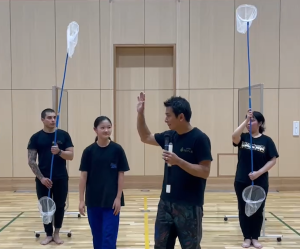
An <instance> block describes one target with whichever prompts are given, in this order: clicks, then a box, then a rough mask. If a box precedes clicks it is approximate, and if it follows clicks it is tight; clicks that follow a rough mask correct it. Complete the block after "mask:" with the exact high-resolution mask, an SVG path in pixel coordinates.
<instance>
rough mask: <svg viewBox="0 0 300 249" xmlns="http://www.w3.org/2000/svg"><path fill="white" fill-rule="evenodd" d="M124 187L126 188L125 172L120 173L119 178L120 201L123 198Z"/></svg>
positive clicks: (118, 196)
mask: <svg viewBox="0 0 300 249" xmlns="http://www.w3.org/2000/svg"><path fill="white" fill-rule="evenodd" d="M123 187H124V172H122V171H120V172H119V178H118V194H117V198H119V199H120V198H121V197H122V192H123Z"/></svg>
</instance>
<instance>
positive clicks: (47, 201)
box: [38, 196, 56, 217]
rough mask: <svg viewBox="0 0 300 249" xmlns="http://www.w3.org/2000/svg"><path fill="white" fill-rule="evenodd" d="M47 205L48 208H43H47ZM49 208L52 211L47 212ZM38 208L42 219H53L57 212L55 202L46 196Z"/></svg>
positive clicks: (40, 201)
mask: <svg viewBox="0 0 300 249" xmlns="http://www.w3.org/2000/svg"><path fill="white" fill-rule="evenodd" d="M45 204H46V205H47V208H43V207H45ZM48 207H50V210H47V209H49V208H48ZM38 208H39V211H40V213H41V216H42V217H45V216H46V217H51V216H53V215H54V213H55V211H56V205H55V202H54V201H53V200H52V199H51V198H50V197H48V196H44V197H42V198H41V199H39V202H38ZM45 209H46V210H45Z"/></svg>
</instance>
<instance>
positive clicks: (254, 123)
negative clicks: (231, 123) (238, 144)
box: [247, 117, 260, 133]
mask: <svg viewBox="0 0 300 249" xmlns="http://www.w3.org/2000/svg"><path fill="white" fill-rule="evenodd" d="M259 126H260V124H259V123H258V122H257V120H256V118H255V117H253V118H252V119H251V131H252V133H255V132H257V131H258V130H259ZM247 130H248V131H249V132H250V121H249V122H248V124H247Z"/></svg>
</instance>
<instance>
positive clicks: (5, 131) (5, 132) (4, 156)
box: [0, 90, 25, 177]
mask: <svg viewBox="0 0 300 249" xmlns="http://www.w3.org/2000/svg"><path fill="white" fill-rule="evenodd" d="M0 100H1V104H0V112H1V115H2V117H3V119H2V122H1V129H0V137H1V139H0V158H1V166H0V167H1V177H12V176H13V175H12V172H13V168H12V153H13V150H12V136H13V133H12V102H11V90H0ZM23 127H24V126H23ZM19 129H22V128H21V127H20V128H19ZM24 130H25V129H24ZM24 130H23V131H24ZM15 153H18V152H17V151H15Z"/></svg>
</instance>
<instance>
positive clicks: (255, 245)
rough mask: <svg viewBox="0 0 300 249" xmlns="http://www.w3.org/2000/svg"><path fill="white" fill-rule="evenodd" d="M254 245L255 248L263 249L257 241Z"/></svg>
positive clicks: (254, 241)
mask: <svg viewBox="0 0 300 249" xmlns="http://www.w3.org/2000/svg"><path fill="white" fill-rule="evenodd" d="M252 244H253V246H254V247H255V248H259V249H261V248H263V246H262V245H261V244H260V243H259V242H258V240H256V239H253V240H252Z"/></svg>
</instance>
